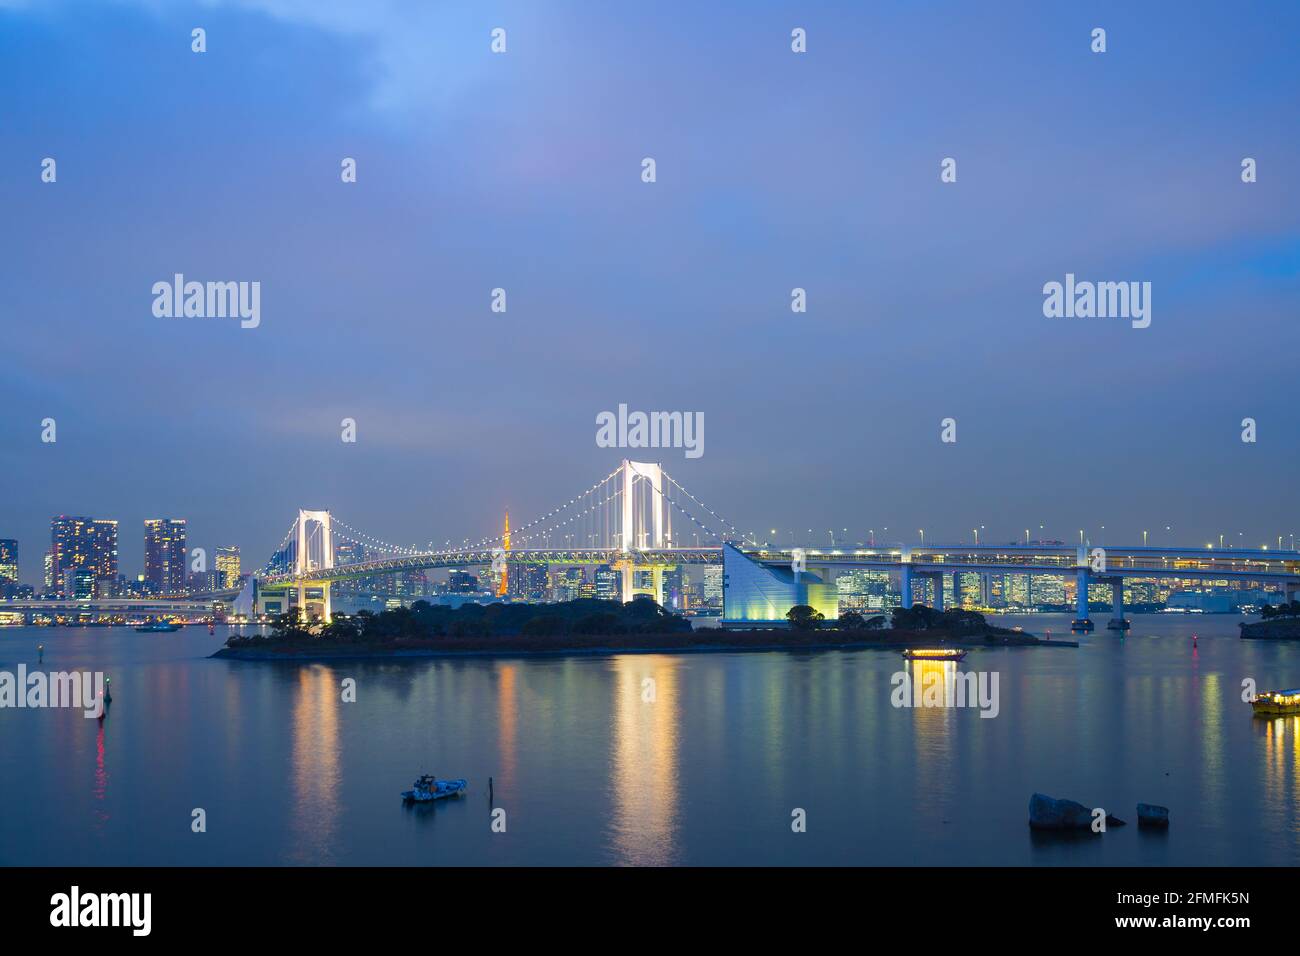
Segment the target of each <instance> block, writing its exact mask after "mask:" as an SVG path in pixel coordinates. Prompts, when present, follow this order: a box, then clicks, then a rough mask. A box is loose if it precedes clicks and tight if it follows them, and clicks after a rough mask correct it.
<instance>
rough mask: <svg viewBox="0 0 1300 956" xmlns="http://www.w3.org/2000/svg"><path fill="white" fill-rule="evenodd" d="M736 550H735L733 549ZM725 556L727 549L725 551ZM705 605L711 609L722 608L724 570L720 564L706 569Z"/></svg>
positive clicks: (711, 565) (710, 565) (708, 566)
mask: <svg viewBox="0 0 1300 956" xmlns="http://www.w3.org/2000/svg"><path fill="white" fill-rule="evenodd" d="M732 550H734V549H732ZM724 554H725V549H724ZM703 583H704V603H705V604H706V605H708V606H709V607H719V608H720V607H722V603H723V593H722V587H723V568H722V565H720V564H708V565H705V567H704V581H703Z"/></svg>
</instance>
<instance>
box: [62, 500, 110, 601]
mask: <svg viewBox="0 0 1300 956" xmlns="http://www.w3.org/2000/svg"><path fill="white" fill-rule="evenodd" d="M78 571H85V572H87V574H88V575H89V577H90V578H91V580H95V581H98V580H102V579H104V578H108V579H110V580H111V579H115V578H116V577H117V522H116V521H110V520H107V519H104V518H82V517H73V516H70V515H58V516H56V517H54V518H52V519H50V586H51V587H52V588H53V589H54V590H56V591H58V592H60V593H62V594H65V595H68V596H72V595H73V591H74V590H75V585H74V582H73V580H72V575H73V574H74V573H75V572H78ZM85 576H86V575H83V577H85ZM83 588H84V585H83Z"/></svg>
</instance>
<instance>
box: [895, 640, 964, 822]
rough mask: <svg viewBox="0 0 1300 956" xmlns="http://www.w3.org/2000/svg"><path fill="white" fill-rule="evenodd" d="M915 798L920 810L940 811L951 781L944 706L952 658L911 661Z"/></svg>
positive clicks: (949, 717)
mask: <svg viewBox="0 0 1300 956" xmlns="http://www.w3.org/2000/svg"><path fill="white" fill-rule="evenodd" d="M909 676H910V677H911V679H912V684H911V687H910V688H909V689H910V690H911V697H910V699H909V700H908V702H907V703H908V706H910V707H911V708H912V720H913V734H912V740H913V745H914V746H915V748H916V763H915V767H916V791H915V792H916V800H917V804H918V806H919V807H920V808H921V811H922V812H923V813H937V812H941V809H942V807H943V803H944V798H945V795H946V794H947V793H948V791H949V789H950V787H951V785H952V781H951V779H950V775H951V772H952V766H953V752H952V751H953V735H952V730H953V728H952V722H953V713H952V708H950V707H947V706H945V703H946V702H947V701H948V699H949V696H948V695H949V694H951V693H953V688H954V682H955V680H956V677H957V664H956V662H954V661H911V662H910V674H909Z"/></svg>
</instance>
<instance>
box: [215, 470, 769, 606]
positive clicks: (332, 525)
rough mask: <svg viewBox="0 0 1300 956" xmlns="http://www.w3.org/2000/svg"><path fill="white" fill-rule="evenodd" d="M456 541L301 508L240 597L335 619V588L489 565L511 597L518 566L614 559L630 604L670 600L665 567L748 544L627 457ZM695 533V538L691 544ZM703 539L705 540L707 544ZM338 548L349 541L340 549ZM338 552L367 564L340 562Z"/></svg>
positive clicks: (676, 486)
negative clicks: (562, 497) (496, 527)
mask: <svg viewBox="0 0 1300 956" xmlns="http://www.w3.org/2000/svg"><path fill="white" fill-rule="evenodd" d="M508 521H509V519H508V517H507V524H506V527H505V528H504V529H503V530H502V532H501V533H500V534H498V535H496V536H493V537H489V538H482V539H480V540H477V541H472V542H471V541H466V542H462V543H461V545H459V546H456V547H451V546H448V545H444V546H442V547H436V546H435V545H434V543H433V542H430V543H429V544H428V545H427V546H425V547H416V546H405V545H398V544H393V543H392V542H387V541H383V540H381V539H379V538H376V537H374V536H372V535H369V534H366V533H364V532H362V531H358V530H357V529H356V528H354V527H352V526H351V525H349V524H347V523H346V522H344V521H342V520H341V519H339V518H338V517H337V516H335V515H333V514H332V513H331V512H329V511H308V510H302V511H299V512H298V516H297V518H295V519H294V521H293V524H292V525H290V527H289V530H288V531H287V532H286V533H285V536H284V539H283V540H282V541H281V543H280V546H279V547H278V548H277V549H276V551H275V553H274V554H273V555H272V557H271V559H270V561H268V562H267V564H266V565H265V566H264V567H263V568H262V569H261V570H260V571H258V572H257V573H256V574H254V575H253V578H252V581H251V582H250V587H251V588H252V592H253V593H251V594H249V593H248V592H246V593H245V594H244V595H241V596H240V600H239V601H237V602H236V607H237V609H238V608H239V607H240V605H241V604H243V605H245V606H248V605H249V604H251V605H252V606H253V608H254V613H255V614H257V615H259V616H260V615H265V614H268V613H275V612H276V611H282V610H288V608H289V604H290V603H291V602H293V601H294V599H295V598H296V606H297V607H298V608H299V609H300V613H301V614H303V615H305V616H308V617H310V616H319V617H320V618H322V619H324V620H329V618H330V616H331V613H332V602H331V598H330V586H331V585H333V584H337V583H339V582H342V581H347V580H350V579H351V580H355V579H359V578H370V577H374V576H376V575H383V574H393V573H399V572H404V571H424V570H437V569H459V568H468V567H490V568H492V574H493V576H494V577H495V578H496V579H497V580H498V590H499V593H504V579H505V576H506V575H507V574H508V569H509V568H510V567H511V566H513V565H530V564H531V565H552V564H557V565H608V566H609V567H610V568H611V569H613V570H615V571H617V572H619V575H620V580H621V594H622V599H623V600H624V601H631V600H633V599H634V598H635V597H636V596H637V595H638V594H647V595H649V596H651V597H653V598H654V599H655V600H657V601H662V597H663V573H664V571H667V570H670V569H672V568H676V567H678V566H680V565H683V564H717V563H720V562H721V561H722V545H723V543H724V542H728V541H743V536H742V535H741V534H740V532H739V531H738V530H737V529H736V528H735V526H734V525H732V524H731V523H730V522H728V521H726V520H725V519H724V518H722V517H721V516H720V515H719V514H718V513H717V512H716V511H714V510H713V509H712V508H710V507H708V506H707V505H705V504H704V503H703V502H702V501H700V500H699V499H698V498H696V497H695V495H693V494H691V493H690V492H689V491H687V490H686V489H685V488H683V487H682V485H681V484H680V483H679V482H678V481H677V480H676V479H674V478H673V477H672V476H671V475H670V474H668V472H666V471H664V470H663V467H662V466H661V465H659V464H657V463H652V462H636V461H628V460H625V461H623V462H622V463H621V464H620V465H619V466H618V468H616V469H614V470H613V471H611V472H610V473H609V474H608V475H606V476H605V477H604V478H602V479H601V480H600V481H598V482H596V483H595V484H593V485H592V486H590V487H589V488H587V489H585V490H584V491H582V492H580V493H579V494H577V495H575V496H574V497H572V498H570V499H569V500H568V501H567V502H565V503H564V504H561V505H559V506H558V507H556V508H553V509H551V510H550V511H548V512H546V513H545V514H543V515H542V516H541V517H539V518H537V519H535V520H533V521H531V522H529V523H528V524H525V525H523V526H521V527H518V528H516V529H515V530H513V531H511V530H510V528H509V524H508ZM688 535H689V537H690V539H691V541H692V542H693V543H692V544H689V545H688V544H686V543H685V539H686V537H687V536H688ZM701 542H703V543H701ZM340 544H343V545H350V546H351V547H346V548H341V547H340ZM340 553H345V554H348V555H356V554H363V555H365V557H364V559H363V560H352V561H348V562H346V563H344V562H340V561H339V560H338V556H339V554H340Z"/></svg>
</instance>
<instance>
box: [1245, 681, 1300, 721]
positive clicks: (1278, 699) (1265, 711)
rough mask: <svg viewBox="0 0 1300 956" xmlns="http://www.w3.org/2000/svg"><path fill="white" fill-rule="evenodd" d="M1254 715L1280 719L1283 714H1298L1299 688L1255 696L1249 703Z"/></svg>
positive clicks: (1299, 712)
mask: <svg viewBox="0 0 1300 956" xmlns="http://www.w3.org/2000/svg"><path fill="white" fill-rule="evenodd" d="M1250 706H1251V708H1252V709H1253V710H1254V711H1255V713H1256V714H1259V715H1262V716H1265V717H1280V716H1282V715H1284V714H1300V688H1295V689H1294V690H1266V691H1264V693H1262V694H1257V695H1256V696H1255V699H1254V700H1252V701H1251V702H1250Z"/></svg>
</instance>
